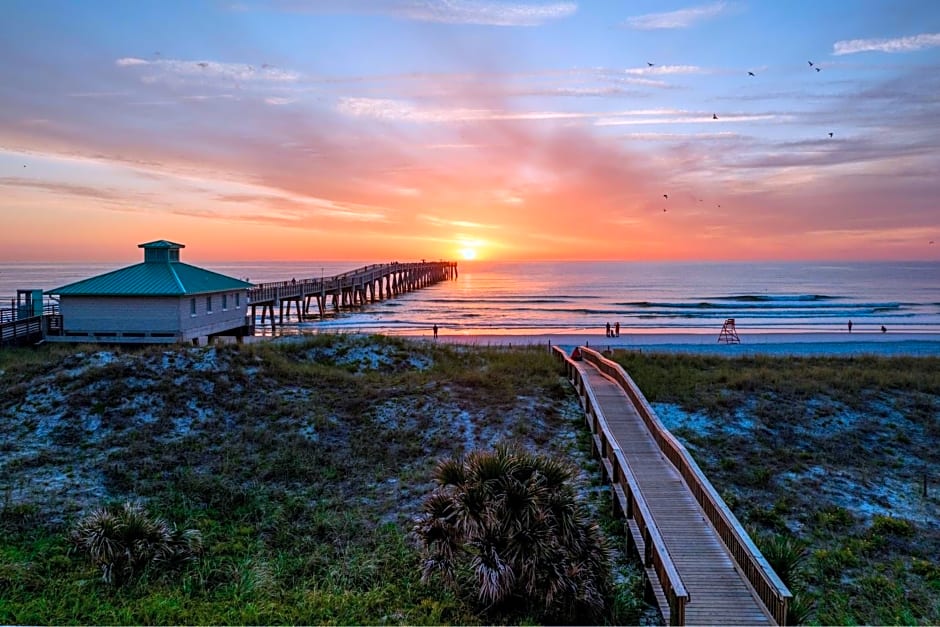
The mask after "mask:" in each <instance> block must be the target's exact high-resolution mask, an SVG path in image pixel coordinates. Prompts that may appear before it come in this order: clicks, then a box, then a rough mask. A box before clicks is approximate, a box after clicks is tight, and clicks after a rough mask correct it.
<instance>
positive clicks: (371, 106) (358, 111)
mask: <svg viewBox="0 0 940 627" xmlns="http://www.w3.org/2000/svg"><path fill="white" fill-rule="evenodd" d="M337 108H338V109H339V111H340V112H341V113H345V114H346V115H351V116H355V117H367V118H376V119H380V120H403V121H407V122H481V121H508V120H564V119H578V118H586V117H591V116H592V115H593V114H590V113H570V112H565V111H529V112H518V113H510V112H506V111H497V110H493V109H467V108H452V109H447V108H436V109H432V108H422V107H417V106H414V105H412V104H409V103H406V102H402V101H400V100H392V99H388V98H341V99H340V100H339V102H338V104H337Z"/></svg>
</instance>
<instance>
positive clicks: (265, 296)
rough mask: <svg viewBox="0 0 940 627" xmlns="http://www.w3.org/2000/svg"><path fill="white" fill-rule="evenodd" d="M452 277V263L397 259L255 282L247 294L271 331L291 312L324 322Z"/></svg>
mask: <svg viewBox="0 0 940 627" xmlns="http://www.w3.org/2000/svg"><path fill="white" fill-rule="evenodd" d="M456 278H457V262H456V261H421V262H417V263H398V262H397V261H396V262H393V263H380V264H372V265H369V266H364V267H362V268H357V269H356V270H350V271H349V272H344V273H343V274H338V275H336V276H331V277H319V278H311V279H300V280H298V279H296V278H295V279H290V280H289V281H278V282H274V283H259V284H257V285H255V287H253V288H251V289H250V290H249V291H248V303H249V306H250V307H251V320H252V321H254V320H257V315H258V312H259V311H260V313H261V324H262V325H265V324H266V321H269V323H270V324H271V327H272V330H273V329H275V328H276V327H277V326H278V325H282V324H284V321H285V320H286V319H289V318H290V316H291V311H293V312H294V316H295V317H296V320H297V321H298V322H300V321H303V320H305V319H309V318H311V317H314V316H316V317H319V318H321V319H322V318H323V317H324V316H325V315H326V314H327V312H328V310H332V311H333V312H336V313H338V312H339V311H341V310H342V309H354V308H357V307H362V306H363V305H366V304H369V303H374V302H376V301H379V300H385V299H387V298H394V297H395V296H398V295H400V294H404V293H406V292H411V291H414V290H417V289H421V288H423V287H427V286H429V285H433V284H435V283H438V282H440V281H447V280H450V279H456ZM314 303H315V304H316V313H315V314H314V313H311V310H312V308H313V306H314ZM275 312H276V314H277V315H276V316H275Z"/></svg>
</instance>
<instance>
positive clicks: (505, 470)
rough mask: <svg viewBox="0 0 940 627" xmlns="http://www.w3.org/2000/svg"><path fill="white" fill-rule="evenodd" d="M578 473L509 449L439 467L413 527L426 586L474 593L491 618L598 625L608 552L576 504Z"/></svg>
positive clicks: (447, 461) (472, 455)
mask: <svg viewBox="0 0 940 627" xmlns="http://www.w3.org/2000/svg"><path fill="white" fill-rule="evenodd" d="M574 474H575V473H574V470H573V469H572V468H571V467H570V466H568V465H567V464H565V463H564V462H561V461H559V460H556V459H551V458H548V457H543V456H538V455H534V454H531V453H528V452H524V451H517V450H515V449H512V448H511V447H508V446H498V447H497V448H496V449H495V450H494V451H475V452H472V453H470V454H468V455H467V456H465V457H463V458H461V459H445V460H442V461H440V462H439V463H438V465H437V467H436V469H435V472H434V481H435V483H436V484H437V486H436V488H435V489H434V491H433V492H432V493H431V494H430V495H429V496H428V497H427V498H426V499H425V502H424V504H423V513H422V515H421V517H420V518H419V519H418V522H417V525H416V527H415V530H416V532H417V534H418V536H419V537H420V538H421V540H422V542H423V545H424V546H423V548H424V553H425V558H424V562H423V569H422V576H423V577H424V579H425V580H428V579H430V578H432V577H434V576H439V577H441V578H442V579H443V581H444V582H445V583H447V584H448V585H451V586H453V587H454V588H457V589H459V588H461V587H462V586H466V585H470V586H472V588H474V589H476V591H477V596H478V600H479V602H480V604H481V605H482V606H483V607H484V608H485V610H487V611H491V612H516V611H521V612H525V613H527V614H530V615H532V616H533V617H538V618H541V619H548V620H562V621H566V622H571V621H572V620H573V619H575V618H581V619H584V618H590V617H596V616H597V615H598V614H600V613H601V612H602V611H603V609H604V606H605V596H606V594H607V592H608V589H609V588H608V586H609V576H610V566H609V564H610V558H609V551H608V549H607V544H606V541H605V539H604V537H603V535H602V534H601V532H600V529H599V528H598V527H597V525H596V524H594V523H593V522H592V521H591V520H590V519H589V517H588V515H587V512H586V510H585V509H584V508H583V506H581V505H580V504H579V503H578V502H577V500H576V498H575V493H574V489H573V487H572V485H571V479H573V477H574Z"/></svg>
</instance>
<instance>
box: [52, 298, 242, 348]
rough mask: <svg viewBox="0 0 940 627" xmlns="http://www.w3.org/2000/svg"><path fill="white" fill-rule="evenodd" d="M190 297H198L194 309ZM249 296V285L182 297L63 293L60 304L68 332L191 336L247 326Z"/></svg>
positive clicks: (183, 338)
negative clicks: (210, 300) (246, 287)
mask: <svg viewBox="0 0 940 627" xmlns="http://www.w3.org/2000/svg"><path fill="white" fill-rule="evenodd" d="M236 293H237V294H238V298H237V301H238V305H236V304H235V303H236V296H235V294H236ZM223 296H224V299H223ZM210 297H211V299H212V308H211V311H210V310H209V302H208V300H207V299H208V298H210ZM191 299H195V314H193V313H192V311H193V302H192V300H191ZM223 300H224V306H223ZM247 302H248V291H247V290H235V291H229V292H216V293H214V294H200V295H197V296H184V297H176V296H149V297H148V296H127V297H123V296H121V297H118V296H62V297H60V300H59V308H60V312H61V314H62V323H63V328H64V332H65V334H66V335H70V334H71V335H74V334H85V333H87V334H102V333H116V334H119V335H123V334H127V333H131V334H145V335H147V336H149V335H151V334H154V333H156V334H161V335H165V334H168V333H171V334H173V335H174V336H175V337H176V338H177V339H179V340H183V341H189V340H191V339H194V338H204V337H206V336H208V335H212V334H215V333H222V332H225V331H228V330H231V329H236V328H239V327H242V326H244V325H245V324H246V323H247V318H246V316H247V313H248V306H247Z"/></svg>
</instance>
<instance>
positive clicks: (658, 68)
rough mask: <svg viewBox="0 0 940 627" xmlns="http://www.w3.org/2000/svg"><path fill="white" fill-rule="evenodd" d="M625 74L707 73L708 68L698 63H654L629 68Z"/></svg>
mask: <svg viewBox="0 0 940 627" xmlns="http://www.w3.org/2000/svg"><path fill="white" fill-rule="evenodd" d="M623 72H624V73H625V74H631V75H646V74H656V75H659V74H707V73H708V72H707V70H704V69H702V68H700V67H699V66H697V65H654V66H647V67H640V68H629V69H626V70H624V71H623Z"/></svg>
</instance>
